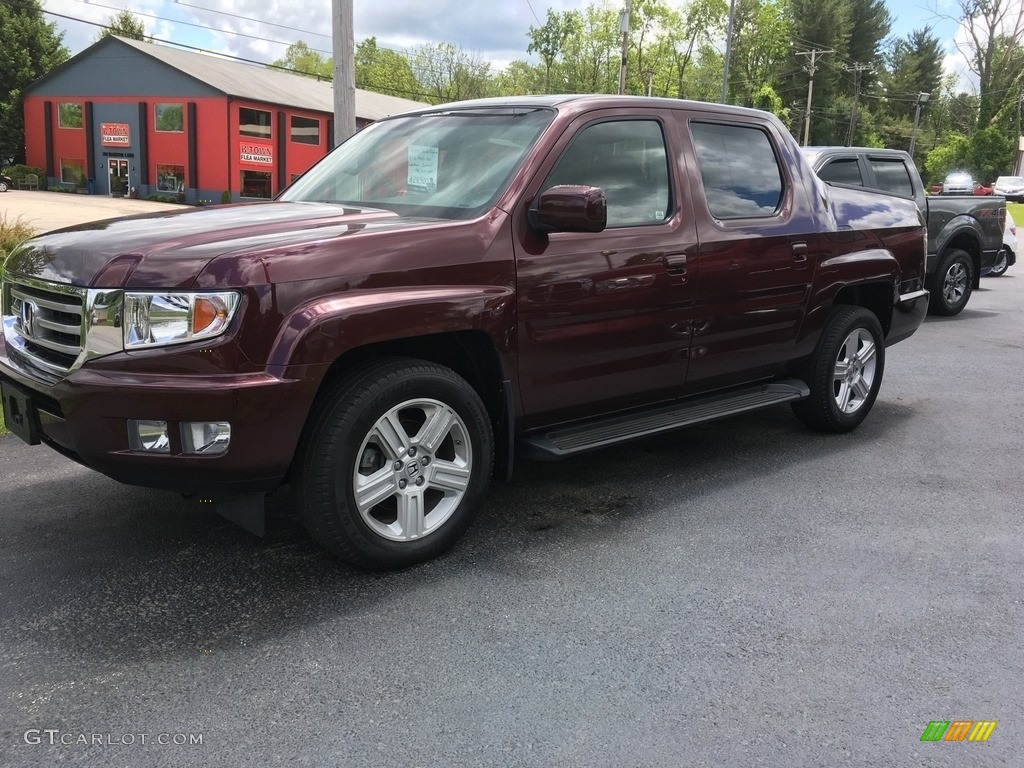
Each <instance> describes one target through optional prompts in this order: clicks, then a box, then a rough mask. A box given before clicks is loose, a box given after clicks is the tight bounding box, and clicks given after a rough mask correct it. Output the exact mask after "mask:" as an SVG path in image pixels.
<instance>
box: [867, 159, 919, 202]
mask: <svg viewBox="0 0 1024 768" xmlns="http://www.w3.org/2000/svg"><path fill="white" fill-rule="evenodd" d="M868 162H869V163H871V169H872V170H873V171H874V172H875V186H877V187H878V188H879V189H881V190H883V191H885V192H891V193H892V194H894V195H903V196H904V197H913V196H914V185H913V184H912V183H911V181H910V173H908V171H907V166H906V164H905V163H904V162H903V161H902V160H883V159H882V158H880V157H872V158H870V159H869V160H868Z"/></svg>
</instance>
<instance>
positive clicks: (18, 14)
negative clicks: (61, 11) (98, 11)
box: [0, 0, 68, 164]
mask: <svg viewBox="0 0 1024 768" xmlns="http://www.w3.org/2000/svg"><path fill="white" fill-rule="evenodd" d="M63 38H64V35H63V33H61V32H58V31H57V29H56V26H55V25H54V24H52V23H50V24H48V23H47V22H46V21H45V20H44V19H43V11H42V7H41V6H40V5H39V2H38V0H3V2H0V57H2V61H3V66H0V164H3V163H7V162H10V163H24V162H25V116H24V111H23V109H22V97H21V94H22V92H23V91H24V89H25V88H26V87H27V86H29V85H30V84H31V83H33V82H34V81H36V80H38V79H39V78H40V77H42V76H43V75H45V74H46V73H47V72H49V71H50V70H51V69H53V68H54V67H56V66H57V65H58V64H61V63H63V62H64V61H66V60H67V58H68V50H67V48H65V47H64V45H63V44H62V40H63Z"/></svg>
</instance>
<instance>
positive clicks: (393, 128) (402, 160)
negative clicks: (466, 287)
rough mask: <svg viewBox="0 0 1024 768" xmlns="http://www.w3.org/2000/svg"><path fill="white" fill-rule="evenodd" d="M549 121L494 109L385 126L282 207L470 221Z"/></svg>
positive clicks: (314, 173) (326, 164)
mask: <svg viewBox="0 0 1024 768" xmlns="http://www.w3.org/2000/svg"><path fill="white" fill-rule="evenodd" d="M553 118H554V112H553V111H552V110H550V109H535V108H510V107H496V108H490V109H487V108H483V109H481V108H477V109H464V110H450V111H438V112H436V113H429V114H419V115H416V116H412V117H399V118H394V119H391V120H382V121H380V122H378V123H374V124H373V125H370V126H368V127H366V128H364V129H363V130H362V131H360V132H359V133H357V134H356V135H355V136H353V137H352V138H350V139H349V140H348V141H346V142H345V143H344V144H342V145H341V146H339V147H338V148H337V149H336V150H334V151H333V152H331V154H329V155H328V156H327V157H325V158H324V159H323V160H321V161H320V162H319V163H318V164H317V165H316V166H314V167H313V168H312V169H311V170H310V171H309V172H307V173H306V175H305V176H303V177H302V178H301V179H299V180H298V181H296V182H295V184H293V185H292V186H291V187H289V188H288V189H287V190H285V192H284V193H283V194H282V195H281V197H280V198H279V199H280V200H286V201H292V202H328V203H339V204H348V205H358V206H368V207H373V208H385V209H388V210H392V211H395V212H396V213H400V214H403V215H407V216H426V217H431V218H443V219H468V218H472V217H474V216H477V215H479V214H481V213H482V212H483V211H484V210H486V209H487V208H488V207H489V206H490V205H491V204H492V203H493V202H494V200H495V199H496V198H497V197H498V195H499V194H500V193H501V192H502V191H503V190H504V188H505V186H506V184H507V183H508V181H509V180H510V179H511V177H512V174H513V173H514V172H515V170H516V169H517V168H518V167H519V165H520V163H522V161H523V158H524V157H525V156H526V153H527V150H528V149H529V148H530V147H531V146H532V145H533V142H534V141H535V140H536V139H537V137H538V136H539V135H540V133H541V131H543V130H544V128H545V127H547V125H548V124H549V123H550V122H551V120H552V119H553Z"/></svg>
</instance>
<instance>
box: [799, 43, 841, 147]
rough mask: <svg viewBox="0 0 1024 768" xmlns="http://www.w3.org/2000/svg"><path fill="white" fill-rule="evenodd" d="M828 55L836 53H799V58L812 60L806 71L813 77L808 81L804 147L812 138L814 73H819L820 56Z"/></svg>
mask: <svg viewBox="0 0 1024 768" xmlns="http://www.w3.org/2000/svg"><path fill="white" fill-rule="evenodd" d="M826 53H835V51H834V50H832V49H831V48H829V49H828V50H827V51H822V50H819V49H817V48H815V49H814V50H811V51H799V52H798V53H797V54H796V55H797V56H810V57H811V60H810V62H809V63H808V65H807V66H806V67H804V69H806V70H807V74H809V75H810V76H811V77H810V79H809V80H808V81H807V117H805V118H804V146H805V147H806V146H807V142H808V141H810V138H811V98H812V97H813V96H814V73H815V72H817V71H818V64H817V62H818V56H824V55H825V54H826Z"/></svg>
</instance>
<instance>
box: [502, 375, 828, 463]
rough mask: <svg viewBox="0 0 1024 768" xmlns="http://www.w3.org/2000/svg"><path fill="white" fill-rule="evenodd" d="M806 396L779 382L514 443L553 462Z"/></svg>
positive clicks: (797, 384) (790, 382)
mask: <svg viewBox="0 0 1024 768" xmlns="http://www.w3.org/2000/svg"><path fill="white" fill-rule="evenodd" d="M809 394H810V390H809V389H808V388H807V385H806V384H804V383H803V382H802V381H800V380H798V379H783V380H781V381H773V382H772V383H770V384H761V385H758V386H754V387H745V388H743V389H739V390H733V391H731V392H727V393H719V394H714V395H707V396H705V397H701V398H695V399H693V400H689V401H682V402H677V403H673V404H671V405H660V406H656V407H653V408H645V409H643V410H640V411H630V412H629V413H619V414H616V415H614V416H608V417H605V418H602V419H597V420H594V421H588V422H586V423H583V424H575V425H573V426H569V427H562V428H560V429H555V430H552V431H550V432H541V433H537V434H533V435H527V436H526V437H524V438H522V440H520V445H521V446H522V447H523V449H524V452H525V454H526V456H527V457H529V458H531V459H539V460H541V461H555V460H556V459H561V458H564V457H566V456H572V455H574V454H577V453H584V452H585V451H592V450H594V449H596V448H604V447H605V446H608V445H615V444H616V443H624V442H626V441H627V440H636V439H637V438H638V437H647V436H648V435H657V434H659V433H661V432H668V431H669V430H673V429H678V428H679V427H685V426H688V425H690V424H699V423H701V422H704V421H713V420H715V419H724V418H725V417H727V416H735V415H736V414H738V413H745V412H746V411H753V410H756V409H758V408H763V407H765V406H767V405H775V404H777V403H788V402H791V401H793V400H803V399H804V398H805V397H807V396H808V395H809Z"/></svg>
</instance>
